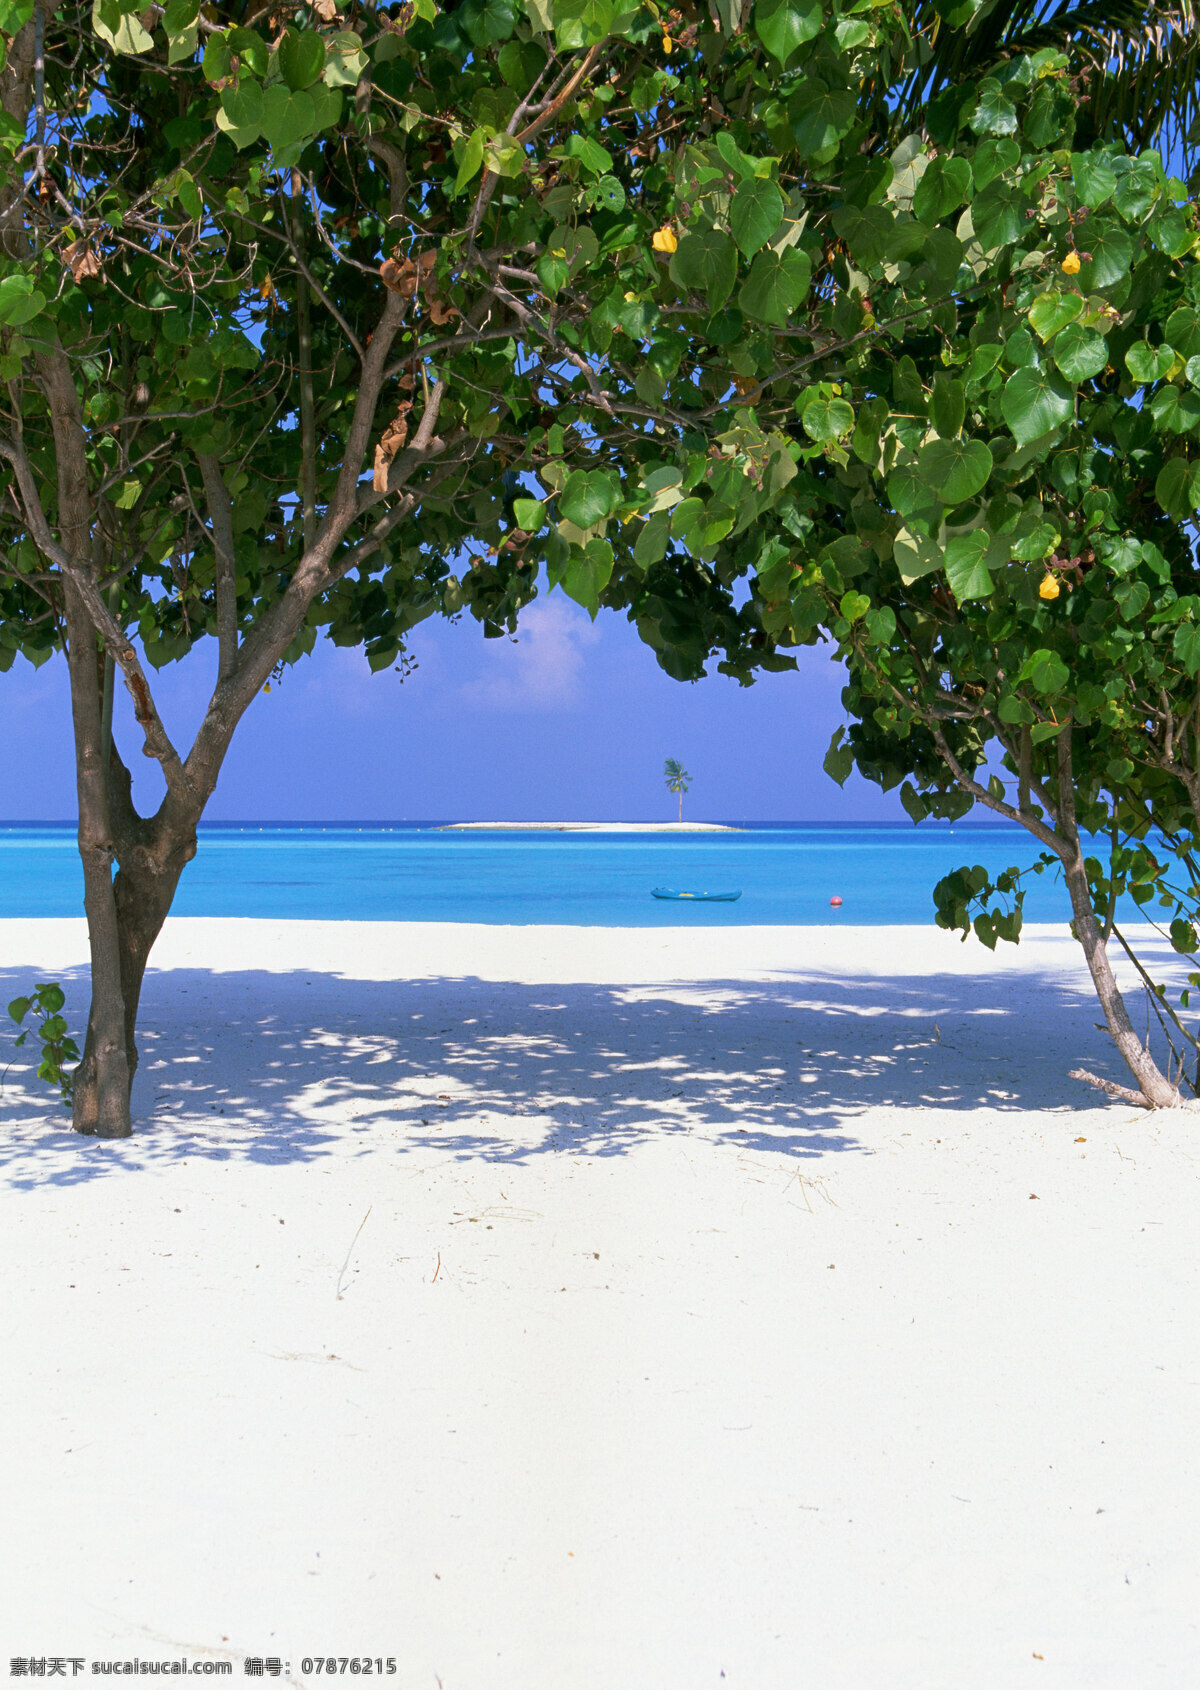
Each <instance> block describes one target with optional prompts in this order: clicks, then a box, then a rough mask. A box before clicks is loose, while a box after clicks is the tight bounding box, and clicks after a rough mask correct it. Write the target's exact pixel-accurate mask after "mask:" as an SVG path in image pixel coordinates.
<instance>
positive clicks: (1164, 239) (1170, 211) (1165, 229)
mask: <svg viewBox="0 0 1200 1690" xmlns="http://www.w3.org/2000/svg"><path fill="white" fill-rule="evenodd" d="M1147 229H1148V232H1149V235H1150V238H1151V240H1152V241H1153V242H1154V244H1155V246H1156V247H1157V248H1158V249H1159V251H1160V252H1165V253H1166V255H1167V257H1168V258H1182V257H1183V256H1184V254H1185V253H1187V252H1190V251H1191V250H1192V248H1193V247H1194V246H1195V244H1196V237H1195V234H1194V233H1193V231H1192V228H1191V226H1190V225H1189V223H1188V220H1187V218H1186V217H1185V216H1184V215H1183V212H1182V211H1181V210H1180V209H1179V207H1178V206H1174V205H1167V206H1164V207H1163V208H1162V209H1161V210H1160V211H1157V212H1156V213H1155V214H1154V216H1153V217H1152V218H1151V219H1150V222H1149V224H1148V225H1147Z"/></svg>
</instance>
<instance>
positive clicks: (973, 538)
mask: <svg viewBox="0 0 1200 1690" xmlns="http://www.w3.org/2000/svg"><path fill="white" fill-rule="evenodd" d="M990 543H991V542H990V541H989V539H988V536H987V535H986V534H985V533H984V532H983V531H982V529H979V528H977V529H975V531H974V532H973V533H971V534H960V535H958V536H957V537H956V538H955V539H953V540H951V541H950V542H949V544H948V545H947V547H946V579H947V580H948V581H949V583H950V591H951V592H952V593H953V594H954V596H955V598H956V599H957V600H958V602H959V604H963V603H965V601H966V600H967V599H985V598H987V596H988V594H989V593H990V592H991V591H992V588H993V582H992V577H991V574H990V572H989V571H988V568H987V565H986V564H985V563H984V561H983V560H984V558H985V556H986V555H987V550H988V546H989V545H990Z"/></svg>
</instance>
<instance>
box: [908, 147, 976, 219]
mask: <svg viewBox="0 0 1200 1690" xmlns="http://www.w3.org/2000/svg"><path fill="white" fill-rule="evenodd" d="M970 192H971V166H970V164H969V162H968V161H967V160H966V159H965V158H953V157H950V158H948V157H946V156H945V155H942V154H939V156H938V157H937V158H935V159H932V160H931V161H930V163H929V166H928V168H927V169H926V171H925V174H924V175H923V176H922V177H921V180H920V181H919V182H918V183H917V190H916V193H915V194H914V195H913V202H912V209H913V216H914V217H916V218H917V219H918V220H919V221H920V222H922V223H940V222H941V220H942V218H943V217H946V216H948V215H949V213H950V212H952V211H956V210H957V209H958V207H959V206H960V205H962V203H963V201H964V200H965V199H966V198H967V197H968V195H969V194H970Z"/></svg>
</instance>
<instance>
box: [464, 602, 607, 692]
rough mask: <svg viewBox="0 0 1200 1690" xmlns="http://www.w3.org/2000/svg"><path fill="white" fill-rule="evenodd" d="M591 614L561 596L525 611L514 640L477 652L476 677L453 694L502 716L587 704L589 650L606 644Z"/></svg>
mask: <svg viewBox="0 0 1200 1690" xmlns="http://www.w3.org/2000/svg"><path fill="white" fill-rule="evenodd" d="M601 637H602V636H601V629H600V627H599V626H598V624H596V623H594V622H592V620H591V619H590V617H589V616H588V614H587V612H586V611H584V610H581V609H580V608H579V606H578V605H576V604H573V603H572V602H571V601H570V599H567V598H565V597H564V596H563V595H562V594H561V593H555V594H553V596H551V597H547V598H539V599H537V600H536V601H535V602H534V603H533V604H531V605H530V606H529V607H528V609H526V610H523V611H522V612H521V620H520V625H519V627H518V631H517V636H516V638H515V639H503V640H488V641H487V642H486V643H484V644H481V645H480V646H479V647H478V648H477V662H476V667H477V671H478V672H477V674H476V676H475V678H474V679H472V680H470V681H465V682H463V683H462V684H461V685H460V686H458V687H455V688H454V689H453V698H454V701H455V702H456V703H459V704H464V705H466V706H468V708H470V709H473V710H489V711H495V712H497V713H501V712H507V711H524V710H549V709H554V710H571V709H576V708H578V707H579V705H580V704H581V703H582V699H583V678H584V672H585V669H586V667H587V651H588V648H589V647H592V646H595V645H596V644H598V642H599V641H600V639H601Z"/></svg>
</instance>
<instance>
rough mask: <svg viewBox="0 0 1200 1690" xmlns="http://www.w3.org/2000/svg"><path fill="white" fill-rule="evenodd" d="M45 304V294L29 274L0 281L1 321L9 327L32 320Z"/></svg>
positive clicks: (17, 275) (18, 325)
mask: <svg viewBox="0 0 1200 1690" xmlns="http://www.w3.org/2000/svg"><path fill="white" fill-rule="evenodd" d="M45 304H46V299H45V295H44V294H42V293H39V292H38V290H37V288H35V287H34V285H33V282H32V281H31V279H30V278H29V277H28V276H24V275H20V274H16V275H12V276H5V278H4V280H3V281H0V323H4V324H7V326H8V327H9V328H14V329H15V328H19V327H20V326H21V324H22V323H28V322H31V321H32V320H33V318H34V317H36V316H37V314H38V312H39V311H41V310H42V309H43V308H44V306H45Z"/></svg>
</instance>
